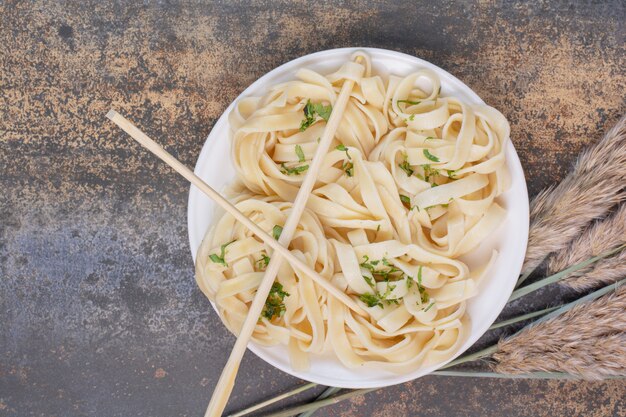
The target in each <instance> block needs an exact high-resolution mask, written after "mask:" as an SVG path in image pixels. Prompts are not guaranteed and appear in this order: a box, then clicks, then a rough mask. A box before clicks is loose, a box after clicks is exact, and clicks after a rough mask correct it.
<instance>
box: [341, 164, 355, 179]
mask: <svg viewBox="0 0 626 417" xmlns="http://www.w3.org/2000/svg"><path fill="white" fill-rule="evenodd" d="M341 169H343V170H344V171H345V173H346V175H347V176H348V177H352V176H354V164H353V163H352V162H344V164H343V165H342V166H341Z"/></svg>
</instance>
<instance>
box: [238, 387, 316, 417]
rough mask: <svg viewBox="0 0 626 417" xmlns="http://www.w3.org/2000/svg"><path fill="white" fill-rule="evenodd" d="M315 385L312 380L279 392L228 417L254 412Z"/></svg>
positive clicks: (239, 416)
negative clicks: (275, 395)
mask: <svg viewBox="0 0 626 417" xmlns="http://www.w3.org/2000/svg"><path fill="white" fill-rule="evenodd" d="M316 386H317V384H314V383H312V382H311V383H310V384H305V385H302V386H301V387H298V388H296V389H293V390H291V391H289V392H286V393H284V394H280V395H279V396H277V397H274V398H270V399H269V400H266V401H263V402H261V403H258V404H256V405H253V406H252V407H248V408H246V409H245V410H241V411H238V412H236V413H234V414H230V415H229V416H228V417H241V416H245V415H248V414H250V413H253V412H255V411H256V410H259V409H261V408H264V407H267V406H268V405H270V404H274V403H275V402H277V401H280V400H283V399H285V398H289V397H291V396H292V395H296V394H299V393H301V392H304V391H307V390H310V389H311V388H315V387H316Z"/></svg>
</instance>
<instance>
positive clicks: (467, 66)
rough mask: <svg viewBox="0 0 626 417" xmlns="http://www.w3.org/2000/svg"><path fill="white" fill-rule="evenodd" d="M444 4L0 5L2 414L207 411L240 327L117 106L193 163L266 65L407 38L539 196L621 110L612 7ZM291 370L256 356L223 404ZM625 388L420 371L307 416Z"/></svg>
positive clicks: (600, 406)
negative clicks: (460, 84)
mask: <svg viewBox="0 0 626 417" xmlns="http://www.w3.org/2000/svg"><path fill="white" fill-rule="evenodd" d="M435 3H436V2H426V1H423V2H406V3H400V2H385V1H359V0H355V1H346V2H315V3H309V2H283V1H259V0H255V1H251V2H214V3H207V2H199V1H180V0H171V1H149V0H146V1H144V2H142V3H141V2H134V1H126V2H124V1H115V2H111V1H76V0H72V1H7V0H0V168H1V170H0V416H5V415H6V416H129V415H134V416H198V415H202V413H203V411H204V409H205V407H206V404H207V402H208V399H209V397H210V393H211V390H212V388H213V386H214V384H215V382H216V381H217V378H218V376H219V372H220V370H221V368H222V366H223V364H224V363H225V361H226V358H227V355H228V352H229V351H230V347H231V346H232V343H233V341H234V338H233V337H232V336H231V335H230V334H229V333H228V332H227V331H226V329H225V328H224V326H223V325H222V324H221V322H220V321H219V319H218V317H217V316H216V314H215V313H214V312H213V310H212V309H211V308H210V306H209V302H208V301H207V300H206V299H205V298H204V296H203V295H202V294H201V292H200V291H199V289H198V288H197V287H196V284H195V282H194V279H193V264H192V260H191V255H190V252H189V247H188V241H187V230H186V204H187V195H188V186H187V184H186V182H185V181H184V180H182V179H181V178H180V177H178V176H176V175H174V174H173V172H172V171H171V170H170V169H169V168H168V167H166V166H164V165H163V164H162V163H161V162H159V161H157V160H156V159H155V158H154V157H153V156H151V155H150V154H148V153H146V152H145V151H144V150H142V149H140V148H139V146H138V145H136V144H135V143H131V141H130V140H129V139H128V138H127V137H125V136H124V134H122V133H121V132H120V131H119V130H118V129H117V128H116V127H114V126H113V125H112V124H111V123H108V122H107V121H106V119H105V117H104V115H105V114H106V112H107V111H108V109H109V108H111V107H112V106H113V107H115V108H117V109H118V110H120V111H121V112H122V113H124V114H127V115H129V116H130V117H131V119H132V120H134V121H135V122H136V123H137V124H138V125H139V126H140V127H141V128H142V129H144V130H145V131H146V132H147V133H148V134H149V135H151V136H152V137H153V138H157V139H158V141H159V142H160V143H162V144H163V145H165V146H166V148H167V149H168V150H170V151H171V152H172V153H173V154H174V155H175V156H177V157H178V158H180V159H181V160H182V161H183V162H185V163H186V164H188V165H193V164H194V163H195V159H196V157H197V155H198V153H199V151H200V148H201V147H202V144H203V143H204V140H205V138H206V136H207V134H208V133H209V131H210V130H211V127H212V125H213V123H214V122H215V121H216V119H217V118H218V117H219V116H220V114H221V112H222V111H223V110H224V109H225V108H226V106H227V105H228V104H229V103H230V102H231V101H232V100H233V99H234V98H235V97H236V96H237V95H238V94H239V92H241V91H242V90H243V89H244V88H245V87H246V86H247V85H249V84H250V83H251V82H252V81H254V80H255V79H256V78H258V77H259V76H261V75H262V74H264V73H265V72H267V71H269V70H271V69H272V68H275V67H276V66H278V65H280V64H282V63H284V62H286V61H289V60H291V59H294V58H296V57H299V56H301V55H304V54H307V53H310V52H314V51H319V50H323V49H328V48H335V47H343V46H373V47H380V48H388V49H393V50H398V51H401V52H405V53H408V54H413V55H415V56H418V57H420V58H423V59H426V60H429V61H431V62H433V63H434V64H436V65H438V66H440V67H442V68H444V69H446V70H448V71H449V72H451V73H452V74H454V75H456V76H457V77H458V78H460V79H461V80H462V81H464V82H465V83H466V84H467V85H469V86H470V87H471V88H473V89H474V90H475V91H476V92H477V93H478V94H479V95H480V96H481V97H482V98H483V99H484V100H485V101H486V102H487V103H489V104H491V105H493V106H495V107H497V108H499V109H500V110H501V111H502V112H503V113H504V114H505V115H506V116H507V117H508V118H509V120H510V122H511V125H512V139H513V142H514V144H515V146H516V148H517V150H518V153H519V155H520V158H521V160H522V163H523V165H524V168H525V171H526V174H527V179H528V186H529V191H530V193H531V195H534V194H536V193H537V192H538V191H539V190H541V189H542V188H544V187H546V186H548V185H550V184H554V183H556V182H558V181H559V180H560V179H561V178H562V177H563V176H564V175H565V174H566V173H567V171H568V169H569V168H570V167H571V163H572V161H573V160H574V158H575V156H576V155H577V153H578V152H579V151H580V150H581V149H582V148H583V147H584V146H585V145H586V144H588V143H591V142H592V141H594V140H597V139H598V138H599V137H600V136H601V135H602V133H603V132H604V131H605V130H606V129H607V128H608V127H610V126H611V125H612V124H613V123H614V122H615V121H616V120H617V119H618V117H619V116H620V115H621V114H622V113H623V112H624V110H625V109H626V106H625V104H626V101H625V96H624V91H625V87H626V74H625V72H624V67H625V65H624V64H625V60H626V59H625V48H624V21H626V8H625V7H626V6H625V5H624V3H623V2H622V1H616V0H612V1H608V2H604V3H602V4H595V3H594V4H592V2H581V3H580V4H577V3H572V4H570V3H568V2H563V1H559V2H549V1H532V2H519V3H517V2H508V1H507V2H500V1H462V2H456V3H446V4H445V5H444V4H435ZM557 297H567V294H564V293H563V292H562V291H561V290H559V289H558V288H557V289H548V290H546V291H543V292H540V293H539V294H537V295H536V296H533V297H531V298H532V299H530V300H521V301H520V302H518V303H516V304H515V305H513V306H512V309H509V310H508V313H506V312H505V314H512V312H513V311H521V310H528V309H530V308H533V307H536V306H540V305H545V304H546V303H548V302H551V301H553V300H554V299H556V298H557ZM495 337H497V335H491V336H490V337H487V338H485V339H483V340H482V342H481V343H482V344H486V343H489V342H492V341H493V340H495ZM301 383H302V381H299V380H297V379H295V378H293V377H290V376H288V375H286V374H284V373H282V372H280V371H278V370H276V369H273V368H272V367H270V366H269V365H267V364H265V363H264V362H263V361H261V360H260V359H258V358H257V357H255V356H254V355H252V354H250V353H249V354H247V355H246V356H245V359H244V361H243V364H242V366H241V371H240V374H239V378H238V381H237V385H236V387H235V390H234V393H233V396H232V398H231V402H230V403H229V406H228V410H236V409H240V408H242V407H245V406H247V405H250V404H252V403H253V402H255V401H258V400H260V399H264V398H267V397H269V396H271V395H275V394H277V393H280V392H283V391H285V390H287V389H289V388H292V387H295V386H297V385H299V384H301ZM317 392H319V390H318V391H317ZM314 394H315V392H311V393H309V394H308V396H307V395H305V396H303V397H300V398H299V399H300V400H303V399H305V398H309V397H311V396H312V395H314ZM625 397H626V387H625V384H624V383H623V381H606V382H571V381H570V382H559V381H536V380H533V381H528V380H484V379H481V380H477V379H461V378H448V377H446V378H444V377H425V378H422V379H419V380H417V381H414V382H411V383H407V384H403V385H400V386H394V387H389V388H386V389H383V390H380V391H378V392H375V393H371V394H368V395H367V396H365V397H361V398H357V399H354V400H352V401H348V402H344V403H342V404H339V405H335V406H333V407H329V408H327V409H325V410H324V411H323V412H320V413H319V415H321V416H322V415H324V416H354V417H356V416H381V417H382V416H393V417H395V416H405V415H406V416H409V415H410V416H417V415H424V416H428V417H435V416H483V415H507V416H551V417H554V416H575V415H585V416H609V415H616V416H617V415H624V414H625V413H626V404H625V401H624V398H625Z"/></svg>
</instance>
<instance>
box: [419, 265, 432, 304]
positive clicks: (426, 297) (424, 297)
mask: <svg viewBox="0 0 626 417" xmlns="http://www.w3.org/2000/svg"><path fill="white" fill-rule="evenodd" d="M422 268H423V267H422V265H420V267H419V269H418V270H417V289H418V291H419V292H420V299H421V302H422V304H424V303H427V302H428V300H430V296H429V295H428V293H427V292H426V288H424V286H423V285H422Z"/></svg>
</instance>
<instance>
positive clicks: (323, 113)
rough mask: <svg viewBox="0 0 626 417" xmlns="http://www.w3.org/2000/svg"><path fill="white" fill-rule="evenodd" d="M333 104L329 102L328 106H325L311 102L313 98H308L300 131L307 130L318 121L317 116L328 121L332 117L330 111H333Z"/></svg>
mask: <svg viewBox="0 0 626 417" xmlns="http://www.w3.org/2000/svg"><path fill="white" fill-rule="evenodd" d="M332 109H333V108H332V106H331V105H330V104H329V105H328V106H324V105H323V104H314V103H311V100H307V102H306V105H305V106H304V109H303V111H304V120H302V123H300V131H301V132H304V131H305V130H307V129H308V128H309V127H310V126H311V125H312V124H313V123H315V122H316V121H317V116H319V117H321V118H322V119H324V120H326V121H328V119H330V113H331V112H332Z"/></svg>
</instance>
